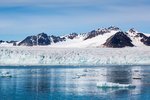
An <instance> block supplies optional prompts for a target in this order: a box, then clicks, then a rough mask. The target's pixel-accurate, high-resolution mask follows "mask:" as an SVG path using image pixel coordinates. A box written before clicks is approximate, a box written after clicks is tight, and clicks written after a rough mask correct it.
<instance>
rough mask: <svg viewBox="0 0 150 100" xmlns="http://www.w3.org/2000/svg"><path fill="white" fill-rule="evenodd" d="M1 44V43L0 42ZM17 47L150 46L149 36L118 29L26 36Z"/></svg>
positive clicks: (109, 28) (134, 31)
mask: <svg viewBox="0 0 150 100" xmlns="http://www.w3.org/2000/svg"><path fill="white" fill-rule="evenodd" d="M0 44H1V42H0ZM15 45H18V46H49V47H60V48H61V47H62V48H67V47H75V48H82V47H83V48H85V47H113V48H121V47H134V46H150V36H149V35H148V34H144V33H141V32H138V31H136V30H135V29H133V28H132V29H130V30H128V31H127V32H124V31H122V30H121V29H119V28H118V27H114V26H111V27H108V28H102V29H101V28H99V29H97V30H92V31H91V32H87V33H81V34H77V33H71V34H69V35H65V36H54V35H51V36H48V35H47V34H46V33H40V34H38V35H33V36H28V37H26V38H25V39H24V40H22V41H20V42H18V43H16V44H15Z"/></svg>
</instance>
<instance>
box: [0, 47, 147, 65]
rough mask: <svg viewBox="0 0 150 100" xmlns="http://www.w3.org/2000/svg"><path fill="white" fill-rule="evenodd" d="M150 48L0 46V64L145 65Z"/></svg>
mask: <svg viewBox="0 0 150 100" xmlns="http://www.w3.org/2000/svg"><path fill="white" fill-rule="evenodd" d="M149 51H150V47H143V48H140V47H132V48H128V47H126V48H121V49H119V48H49V47H11V48H10V47H0V65H149V64H150V52H149Z"/></svg>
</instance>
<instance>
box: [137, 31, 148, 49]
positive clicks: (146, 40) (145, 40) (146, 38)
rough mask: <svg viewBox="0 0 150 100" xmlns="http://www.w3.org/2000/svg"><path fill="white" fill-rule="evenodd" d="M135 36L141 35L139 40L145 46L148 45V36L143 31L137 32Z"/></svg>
mask: <svg viewBox="0 0 150 100" xmlns="http://www.w3.org/2000/svg"><path fill="white" fill-rule="evenodd" d="M136 37H141V42H143V44H145V45H147V46H150V37H147V36H146V35H144V34H143V33H137V35H136Z"/></svg>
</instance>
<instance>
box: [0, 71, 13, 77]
mask: <svg viewBox="0 0 150 100" xmlns="http://www.w3.org/2000/svg"><path fill="white" fill-rule="evenodd" d="M0 77H12V75H11V74H10V73H9V72H3V73H0Z"/></svg>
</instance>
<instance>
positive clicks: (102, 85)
mask: <svg viewBox="0 0 150 100" xmlns="http://www.w3.org/2000/svg"><path fill="white" fill-rule="evenodd" d="M97 87H99V88H135V87H136V86H135V85H133V84H120V83H112V82H98V83H97Z"/></svg>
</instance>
